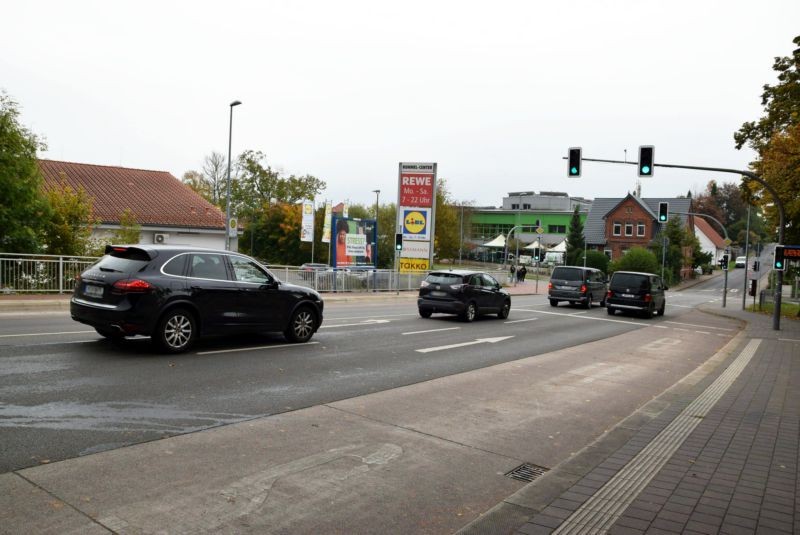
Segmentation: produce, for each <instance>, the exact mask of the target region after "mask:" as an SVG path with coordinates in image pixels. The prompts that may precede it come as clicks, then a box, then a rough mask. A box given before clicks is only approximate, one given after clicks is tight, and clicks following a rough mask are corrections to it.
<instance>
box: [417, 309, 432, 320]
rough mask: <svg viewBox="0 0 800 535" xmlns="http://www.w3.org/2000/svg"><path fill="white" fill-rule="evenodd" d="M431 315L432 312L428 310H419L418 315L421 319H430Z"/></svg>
mask: <svg viewBox="0 0 800 535" xmlns="http://www.w3.org/2000/svg"><path fill="white" fill-rule="evenodd" d="M431 314H432V312H431V311H430V310H427V309H425V308H420V309H419V315H420V316H422V317H423V318H430V317H431Z"/></svg>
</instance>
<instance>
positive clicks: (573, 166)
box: [567, 147, 582, 178]
mask: <svg viewBox="0 0 800 535" xmlns="http://www.w3.org/2000/svg"><path fill="white" fill-rule="evenodd" d="M581 158H582V156H581V148H580V147H570V149H569V157H568V158H567V160H568V161H569V166H568V167H567V176H570V177H575V178H578V177H580V176H581Z"/></svg>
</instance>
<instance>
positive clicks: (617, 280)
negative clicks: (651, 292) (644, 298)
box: [611, 273, 650, 290]
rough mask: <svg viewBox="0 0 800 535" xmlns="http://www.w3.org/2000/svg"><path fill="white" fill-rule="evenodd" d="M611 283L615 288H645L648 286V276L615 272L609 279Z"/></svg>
mask: <svg viewBox="0 0 800 535" xmlns="http://www.w3.org/2000/svg"><path fill="white" fill-rule="evenodd" d="M611 285H612V286H614V287H615V288H619V287H625V288H638V289H641V290H646V289H648V288H649V287H650V277H647V276H646V275H629V274H627V273H616V274H614V278H613V279H612V280H611Z"/></svg>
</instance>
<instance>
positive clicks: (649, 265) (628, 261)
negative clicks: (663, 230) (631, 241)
mask: <svg viewBox="0 0 800 535" xmlns="http://www.w3.org/2000/svg"><path fill="white" fill-rule="evenodd" d="M617 271H642V272H644V273H659V272H660V271H661V262H660V261H659V260H657V259H656V255H654V254H653V252H652V251H650V250H649V249H645V248H644V247H631V248H630V249H628V252H627V253H625V254H624V255H622V256H621V257H619V258H617V259H616V260H614V261H612V262H611V263H610V264H609V265H608V272H609V274H610V273H615V272H617Z"/></svg>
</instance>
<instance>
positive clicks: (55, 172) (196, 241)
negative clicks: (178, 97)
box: [39, 160, 236, 249]
mask: <svg viewBox="0 0 800 535" xmlns="http://www.w3.org/2000/svg"><path fill="white" fill-rule="evenodd" d="M39 169H40V170H41V172H42V176H43V177H44V187H45V189H49V188H53V187H58V186H59V185H60V184H61V183H62V182H66V183H67V184H69V186H70V187H71V188H72V189H74V190H76V191H77V190H78V189H79V188H83V189H84V191H86V193H87V195H88V196H89V197H91V198H92V199H93V205H92V211H93V217H94V218H95V219H96V220H99V224H98V225H97V226H96V227H95V229H94V230H93V233H92V237H93V238H98V239H102V238H105V237H108V236H110V235H112V234H113V233H114V232H115V231H116V230H119V228H120V217H121V215H122V214H123V213H124V212H125V211H126V210H130V212H131V213H132V214H133V215H134V217H135V218H136V222H137V223H138V224H139V225H140V226H141V233H140V236H139V243H170V244H181V245H193V246H197V247H211V248H215V249H224V248H225V213H224V212H222V211H221V210H220V209H219V208H217V207H216V206H214V205H213V204H211V203H210V202H208V201H207V200H205V199H204V198H203V197H201V196H200V195H199V194H198V193H196V192H195V191H194V190H192V189H191V188H190V187H189V186H187V185H186V184H184V183H183V182H181V181H180V180H178V179H177V178H175V177H174V176H172V175H171V174H170V173H168V172H166V171H148V170H144V169H129V168H126V167H112V166H106V165H92V164H85V163H74V162H60V161H55V160H39ZM235 247H236V240H231V248H232V249H235Z"/></svg>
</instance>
